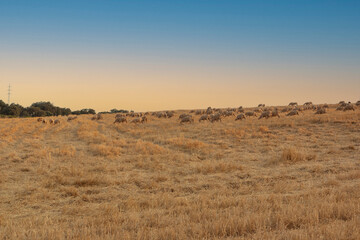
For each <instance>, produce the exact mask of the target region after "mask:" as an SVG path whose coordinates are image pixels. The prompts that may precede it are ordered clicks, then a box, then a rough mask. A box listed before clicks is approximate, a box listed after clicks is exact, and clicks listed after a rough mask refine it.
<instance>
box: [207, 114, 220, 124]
mask: <svg viewBox="0 0 360 240" xmlns="http://www.w3.org/2000/svg"><path fill="white" fill-rule="evenodd" d="M210 122H212V123H213V122H221V114H220V113H216V114H211V115H210Z"/></svg>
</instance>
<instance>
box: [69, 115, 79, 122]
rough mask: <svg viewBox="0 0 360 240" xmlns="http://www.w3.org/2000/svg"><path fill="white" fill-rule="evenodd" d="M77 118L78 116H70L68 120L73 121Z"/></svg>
mask: <svg viewBox="0 0 360 240" xmlns="http://www.w3.org/2000/svg"><path fill="white" fill-rule="evenodd" d="M75 119H77V117H76V116H75V117H68V119H67V120H68V122H70V121H72V120H75Z"/></svg>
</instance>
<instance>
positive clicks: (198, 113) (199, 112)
mask: <svg viewBox="0 0 360 240" xmlns="http://www.w3.org/2000/svg"><path fill="white" fill-rule="evenodd" d="M202 113H203V112H202V111H201V110H196V111H195V115H201V114H202Z"/></svg>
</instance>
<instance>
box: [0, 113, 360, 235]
mask: <svg viewBox="0 0 360 240" xmlns="http://www.w3.org/2000/svg"><path fill="white" fill-rule="evenodd" d="M182 113H189V111H176V112H175V115H174V117H172V118H157V117H156V116H152V115H151V114H149V115H148V122H147V123H143V124H132V123H119V124H114V123H113V122H114V118H115V114H105V115H103V119H101V120H98V121H92V120H91V117H92V116H91V115H80V116H78V118H77V119H75V120H72V121H69V122H68V121H67V117H65V116H64V117H57V118H56V119H59V120H60V124H56V125H50V124H43V123H42V122H38V121H37V119H36V118H23V119H0V239H164V240H165V239H354V240H355V239H360V227H359V226H360V108H359V107H358V108H357V109H356V110H355V111H346V112H344V111H336V110H335V107H330V109H328V110H327V113H326V114H321V115H315V114H314V112H313V111H312V110H307V111H303V112H301V113H300V114H299V115H296V116H288V117H287V116H285V114H284V113H280V118H277V117H276V118H269V119H260V120H258V118H257V117H248V118H246V119H244V120H241V121H234V119H235V117H234V116H232V117H225V118H223V119H222V121H221V122H214V123H210V122H209V121H204V122H201V123H199V122H198V118H199V117H200V116H196V115H194V119H195V121H194V123H185V124H180V123H179V120H178V116H179V115H180V114H182ZM45 119H46V118H45ZM129 119H130V118H129Z"/></svg>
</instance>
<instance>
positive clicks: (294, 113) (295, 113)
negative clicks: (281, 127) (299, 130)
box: [286, 109, 299, 116]
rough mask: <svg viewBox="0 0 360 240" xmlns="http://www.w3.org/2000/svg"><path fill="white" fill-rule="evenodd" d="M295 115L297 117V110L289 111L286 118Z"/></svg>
mask: <svg viewBox="0 0 360 240" xmlns="http://www.w3.org/2000/svg"><path fill="white" fill-rule="evenodd" d="M295 115H299V112H298V111H297V110H295V109H294V110H291V112H289V113H288V114H286V116H295Z"/></svg>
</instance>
